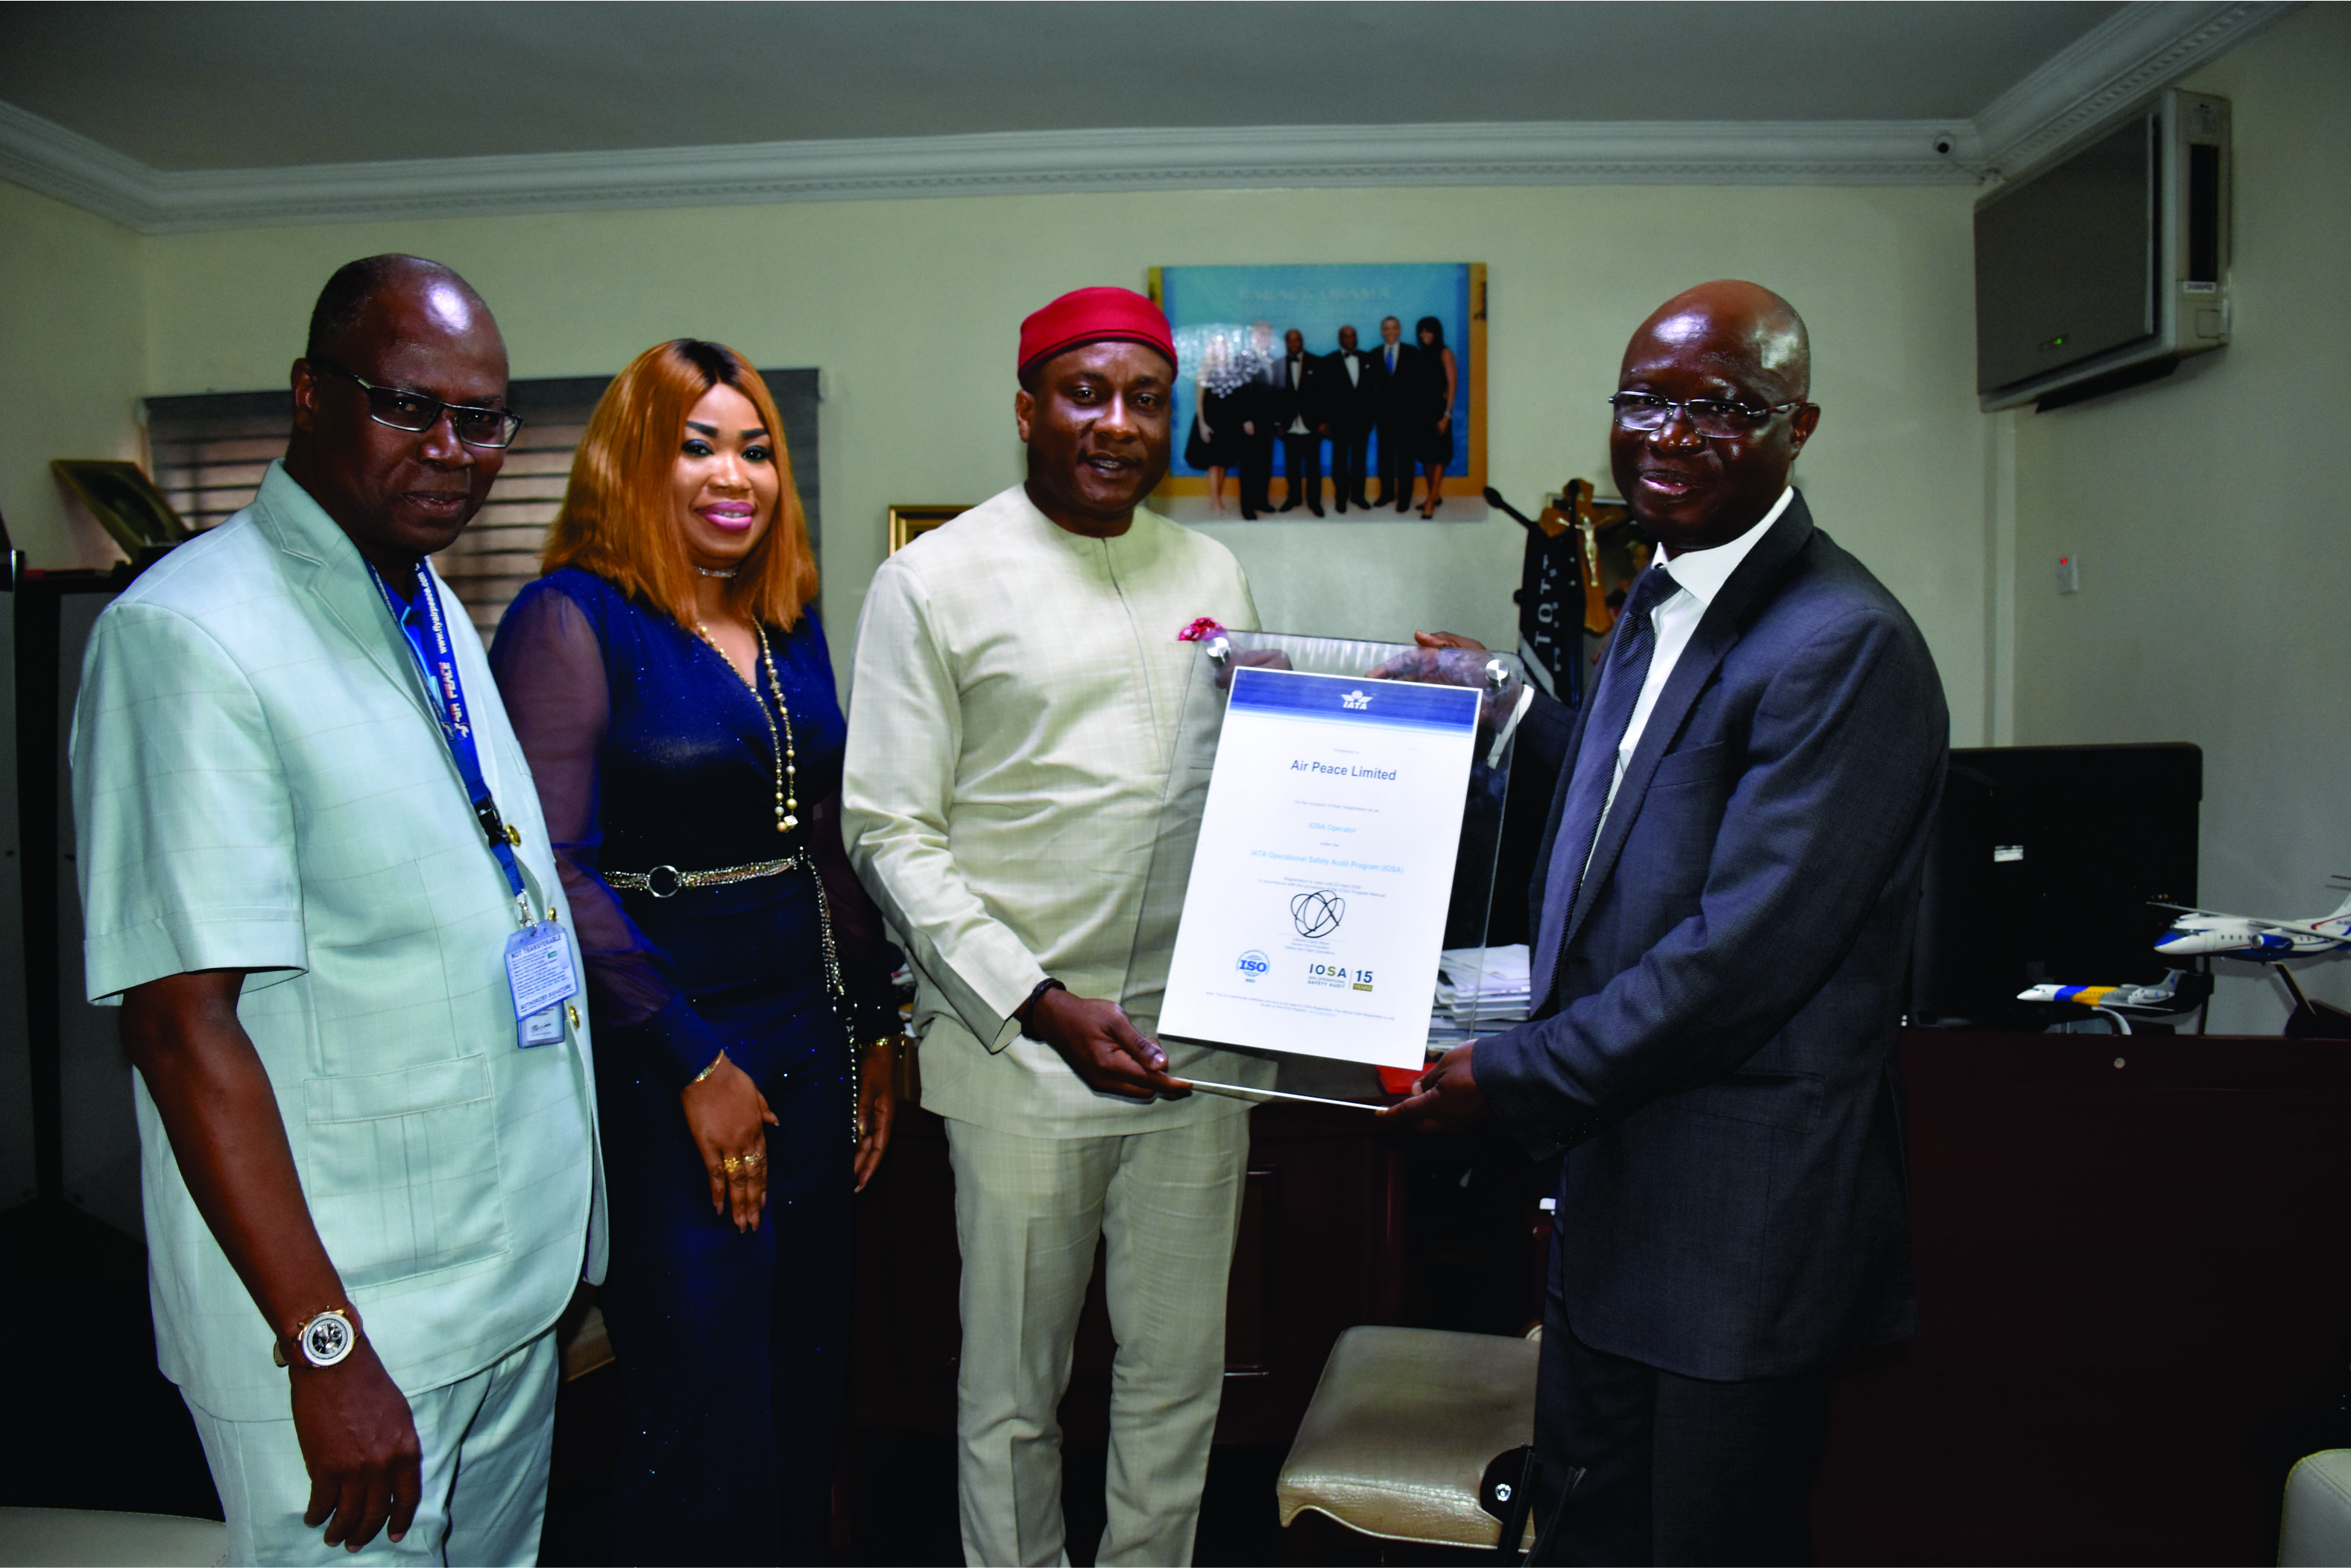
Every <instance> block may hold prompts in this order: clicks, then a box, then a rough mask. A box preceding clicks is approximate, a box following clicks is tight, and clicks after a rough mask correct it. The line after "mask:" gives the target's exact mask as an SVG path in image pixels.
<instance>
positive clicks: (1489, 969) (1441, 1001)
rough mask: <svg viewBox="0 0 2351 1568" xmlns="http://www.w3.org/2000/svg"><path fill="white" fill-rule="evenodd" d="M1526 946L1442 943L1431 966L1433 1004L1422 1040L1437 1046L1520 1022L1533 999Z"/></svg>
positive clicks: (1433, 1046) (1452, 1044)
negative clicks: (1433, 967)
mask: <svg viewBox="0 0 2351 1568" xmlns="http://www.w3.org/2000/svg"><path fill="white" fill-rule="evenodd" d="M1527 970H1528V957H1527V945H1526V944H1525V943H1523V942H1513V943H1511V944H1510V945H1509V946H1503V947H1448V948H1447V949H1446V950H1445V952H1444V954H1443V955H1442V956H1441V957H1440V958H1439V960H1438V962H1437V1008H1436V1010H1435V1011H1434V1012H1433V1013H1431V1014H1430V1016H1429V1019H1428V1044H1429V1049H1430V1050H1431V1051H1437V1050H1440V1049H1444V1048H1447V1047H1450V1046H1454V1045H1458V1044H1459V1043H1460V1042H1461V1041H1463V1040H1475V1039H1477V1038H1478V1037H1479V1035H1482V1034H1492V1033H1493V1032H1494V1031H1495V1030H1499V1029H1502V1028H1504V1027H1506V1026H1508V1025H1510V1024H1514V1023H1519V1022H1522V1021H1523V1020H1524V1019H1525V1018H1526V1016H1527V1009H1528V1007H1529V1006H1530V1005H1531V1003H1532V1000H1533V998H1532V996H1531V991H1530V988H1529V985H1528V973H1527Z"/></svg>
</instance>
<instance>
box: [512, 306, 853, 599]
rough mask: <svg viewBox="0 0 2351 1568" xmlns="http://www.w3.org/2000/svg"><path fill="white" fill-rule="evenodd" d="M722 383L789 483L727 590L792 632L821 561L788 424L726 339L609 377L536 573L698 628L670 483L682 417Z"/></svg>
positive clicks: (685, 346) (673, 349)
mask: <svg viewBox="0 0 2351 1568" xmlns="http://www.w3.org/2000/svg"><path fill="white" fill-rule="evenodd" d="M720 382H725V383H726V385H728V386H730V387H733V388H734V389H735V390H736V391H737V392H741V393H742V394H743V395H744V396H745V397H747V398H748V399H749V400H750V402H751V406H752V407H754V408H756V409H758V411H759V423H761V424H763V425H765V426H766V427H767V431H768V443H767V444H768V448H769V449H770V450H771V451H773V452H774V453H775V455H776V474H777V476H778V479H779V480H780V481H781V483H780V485H779V486H778V488H777V493H776V515H775V517H774V519H773V520H772V521H770V522H769V523H768V531H767V532H766V533H765V534H764V535H762V536H761V537H760V539H759V542H758V544H756V545H754V546H752V547H751V553H750V554H749V555H747V556H746V557H744V559H743V563H742V565H741V567H740V568H738V569H737V572H736V575H735V577H734V578H733V580H730V581H729V582H728V583H727V584H726V603H727V606H728V608H730V609H732V610H736V611H738V612H741V613H743V614H745V615H747V616H749V617H750V618H751V619H753V620H755V621H759V622H766V623H767V624H768V625H771V626H781V627H783V628H785V629H786V630H789V629H790V628H791V627H792V626H794V625H796V624H797V623H798V622H799V618H800V611H801V609H802V607H803V606H805V605H807V604H808V603H810V601H813V600H814V599H815V598H816V556H815V553H814V552H813V551H811V550H810V549H809V539H808V520H807V519H806V518H805V517H802V516H801V514H800V498H799V490H798V489H797V488H796V487H795V486H793V483H792V457H791V454H790V452H789V451H788V450H787V449H786V448H785V445H784V424H783V420H782V419H781V418H780V417H779V416H778V414H777V413H776V400H775V399H774V398H772V397H770V396H769V395H768V383H767V382H763V381H761V380H760V379H759V372H758V371H755V370H753V369H752V368H751V365H750V362H749V361H747V360H745V359H744V358H743V356H742V355H740V354H738V353H737V352H736V351H735V350H732V349H730V348H727V347H726V345H725V344H723V343H705V342H703V341H701V340H698V339H695V338H679V339H676V340H673V341H671V342H667V343H663V344H660V345H658V346H657V347H654V348H651V349H647V350H645V351H644V352H643V353H642V354H639V355H638V356H637V357H636V358H635V359H634V360H633V361H630V364H629V368H628V369H627V370H624V371H622V372H621V373H620V374H619V375H617V376H615V377H613V378H612V384H611V386H609V387H606V388H605V389H604V395H603V396H602V397H601V398H600V399H598V400H597V402H596V412H595V413H592V414H590V415H589V416H588V431H587V434H585V435H583V436H581V437H580V450H579V452H578V453H577V454H576V455H574V456H573V457H572V459H571V479H570V482H569V484H567V485H566V486H564V490H563V509H562V510H561V511H559V512H558V513H557V514H556V516H555V524H554V526H553V527H552V528H549V530H548V534H547V549H546V551H545V553H544V554H542V555H541V556H540V557H539V570H541V571H553V570H556V569H557V568H559V567H566V566H576V567H579V568H580V569H581V570H585V571H592V572H594V573H595V574H596V575H597V576H599V577H601V578H602V579H604V580H606V581H607V582H610V583H611V584H612V585H613V586H614V587H615V588H618V589H619V590H621V591H622V592H623V593H626V594H629V595H631V596H632V597H635V598H641V599H643V600H644V601H647V602H648V603H650V604H653V606H655V607H656V608H658V609H661V610H664V611H666V612H668V613H669V614H670V616H671V617H672V618H673V619H674V620H675V621H676V622H677V623H678V624H679V625H681V626H692V625H693V624H694V622H695V608H694V605H695V580H694V563H693V561H692V560H690V559H687V556H686V552H685V538H684V534H683V533H682V532H680V530H679V528H678V520H677V517H676V514H675V506H676V503H675V502H674V500H673V499H672V496H671V489H670V479H671V475H672V474H673V473H674V471H675V468H676V465H677V455H678V449H679V446H680V444H682V443H683V442H684V438H685V416H686V415H687V414H688V413H692V412H693V411H694V405H695V403H697V402H701V401H702V398H703V394H704V393H705V392H709V390H710V389H711V388H712V387H714V386H716V385H717V384H719V383H720Z"/></svg>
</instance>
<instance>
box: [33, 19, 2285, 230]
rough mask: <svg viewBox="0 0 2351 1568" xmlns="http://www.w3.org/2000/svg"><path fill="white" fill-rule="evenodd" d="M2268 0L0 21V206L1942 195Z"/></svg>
mask: <svg viewBox="0 0 2351 1568" xmlns="http://www.w3.org/2000/svg"><path fill="white" fill-rule="evenodd" d="M2291 8H2292V7H2291V5H2285V4H2278V3H2272V0H2179V3H2170V4H2165V3H2158V0H2135V3H2132V4H2117V3H2115V0H2044V3H2040V4H2017V3H1999V4H1988V3H1980V0H1965V3H1962V0H1941V3H1923V0H1912V3H1886V0H1869V3H1860V0H1837V3H1829V4H1820V3H1812V0H1768V3H1767V0H1750V3H1745V4H1720V3H1713V0H1680V3H1661V0H1641V3H1633V4H1621V3H1611V0H1583V3H1576V4H1560V3H1556V0H1517V3H1508V4H1496V3H1490V0H1455V3H1451V4H1432V3H1428V0H1386V3H1373V4H1366V3H1363V0H1313V3H1297V0H1255V3H1249V4H1234V3H1228V0H1191V3H1184V4H1169V3H1165V0H1092V3H1084V0H1063V3H1049V4H1035V3H1027V0H1021V3H1014V0H1000V3H995V4H979V3H968V4H939V3H935V0H867V3H863V4H837V3H819V0H808V3H799V4H778V3H765V4H750V3H742V4H709V3H705V0H674V3H669V4H643V3H634V0H611V3H604V4H575V3H571V0H538V3H523V4H516V3H510V0H474V3H468V4H448V3H443V0H413V3H401V4H381V3H377V0H346V3H343V4H335V5H322V4H316V3H309V4H303V3H295V4H267V5H256V4H246V3H241V0H240V3H227V0H220V3H211V4H146V3H138V0H126V3H120V4H90V3H81V0H74V3H50V4H25V3H17V4H0V178H5V179H10V180H15V181H16V182H18V183H23V184H26V185H29V186H31V187H33V188H34V189H37V190H41V191H45V192H47V193H49V194H52V195H57V196H59V197H62V198H63V199H65V200H68V201H71V202H75V203H77V204H80V205H83V206H85V207H88V208H89V209H90V210H92V211H94V212H99V213H102V214H106V215H108V216H110V217H113V218H115V219H117V220H118V221H120V222H122V223H125V224H129V225H131V226H134V227H137V228H141V229H143V230H147V231H150V232H161V231H167V230H172V229H179V228H191V227H218V226H231V225H246V224H256V223H291V222H320V221H338V220H348V219H355V218H365V217H385V216H395V215H402V214H429V213H450V212H472V213H494V212H525V211H546V210H553V209H560V208H577V207H586V206H619V205H635V206H642V205H664V204H705V203H714V202H736V201H788V200H840V199H851V198H856V197H861V196H893V195H910V194H915V195H919V194H974V193H991V192H995V193H1001V192H1011V191H1053V190H1106V189H1144V188H1170V187H1181V186H1186V185H1189V186H1193V187H1214V186H1246V185H1311V184H1341V185H1346V184H1353V185H1374V184H1386V185H1409V184H1430V183H1574V182H1589V181H1639V182H1644V183H1663V182H1683V183H1724V182H1739V181H1777V182H1783V183H1791V182H1792V183H1829V182H1844V183H1915V182H1922V181H1940V182H1961V183H1964V182H1972V181H1976V180H1980V179H1981V178H1984V177H1985V176H1986V175H1987V174H1988V173H1990V172H1994V171H1997V170H2001V169H2013V168H2015V167H2020V166H2022V163H2023V162H2029V161H2031V160H2032V159H2034V158H2037V157H2040V156H2043V155H2045V154H2046V153H2047V152H2048V151H2049V150H2050V149H2051V148H2053V147H2054V146H2056V145H2058V144H2059V143H2061V142H2063V141H2065V140H2067V139H2068V138H2070V137H2071V136H2074V135H2076V134H2078V133H2080V132H2081V131H2084V130H2086V129H2088V128H2090V127H2091V126H2092V125H2094V124H2095V123H2096V122H2098V121H2099V120H2103V119H2104V118H2106V117H2108V116H2110V115H2111V114H2113V113H2114V112H2116V111H2118V110H2121V109H2124V108H2126V107H2127V106H2128V103H2129V101H2130V100H2132V99H2137V98H2143V97H2144V96H2145V95H2146V94H2147V93H2148V92H2150V91H2153V90H2154V89H2157V88H2159V87H2161V86H2163V85H2165V84H2166V83H2168V81H2170V80H2173V79H2176V78H2178V77H2179V75H2180V74H2182V73H2183V72H2184V71H2186V70H2187V69H2189V68H2191V67H2192V66H2193V65H2194V64H2195V63H2196V62H2197V61H2198V60H2199V58H2204V57H2210V55H2211V54H2213V53H2217V52H2219V51H2220V50H2221V49H2225V48H2227V47H2231V46H2232V45H2233V44H2235V43H2236V42H2238V41H2240V40H2241V38H2242V37H2246V36H2249V35H2250V34H2251V33H2252V31H2254V30H2255V29H2257V28H2258V27H2260V26H2263V25H2265V24H2266V23H2267V22H2268V21H2270V20H2272V19H2273V18H2274V16H2277V15H2279V14H2282V13H2283V11H2285V10H2288V9H2291Z"/></svg>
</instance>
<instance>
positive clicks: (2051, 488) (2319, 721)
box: [2005, 5, 2351, 1031]
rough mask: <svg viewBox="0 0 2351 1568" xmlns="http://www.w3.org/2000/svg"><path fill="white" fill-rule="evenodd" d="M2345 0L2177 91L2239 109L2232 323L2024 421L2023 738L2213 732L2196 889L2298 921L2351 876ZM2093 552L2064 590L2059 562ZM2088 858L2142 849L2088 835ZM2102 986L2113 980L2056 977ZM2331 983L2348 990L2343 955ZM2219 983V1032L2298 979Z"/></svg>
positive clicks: (2267, 1011)
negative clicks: (2195, 348) (2343, 633)
mask: <svg viewBox="0 0 2351 1568" xmlns="http://www.w3.org/2000/svg"><path fill="white" fill-rule="evenodd" d="M2346 83H2351V6H2342V5H2314V6H2311V7H2309V8H2307V9H2305V10H2304V11H2302V12H2299V13H2297V14H2296V15H2294V16H2291V17H2289V18H2287V20H2286V21H2285V22H2283V23H2282V24H2281V25H2279V26H2277V27H2275V28H2274V29H2273V30H2272V31H2270V32H2269V33H2267V34H2265V35H2263V36H2262V37H2259V38H2256V39H2255V40H2254V41H2252V43H2250V44H2247V45H2246V46H2245V47H2242V48H2241V49H2239V50H2237V51H2236V52H2235V53H2233V54H2231V55H2230V56H2228V57H2226V58H2223V59H2221V60H2220V61H2217V62H2216V63H2214V64H2213V65H2211V66H2210V67H2209V68H2206V69H2204V70H2203V71H2201V72H2199V73H2198V74H2197V75H2196V76H2195V77H2193V78H2190V80H2189V82H2187V83H2186V84H2185V85H2187V86H2190V87H2193V88H2196V89H2199V90H2200V91H2205V92H2215V93H2220V94H2222V95H2224V96H2226V97H2227V98H2228V99H2230V100H2231V106H2232V108H2233V110H2234V116H2235V131H2236V163H2235V171H2236V246H2235V256H2234V260H2233V263H2232V266H2231V273H2230V279H2231V290H2232V293H2233V298H2234V303H2235V317H2234V321H2233V340H2232V341H2231V343H2230V345H2229V346H2228V347H2227V348H2225V349H2222V350H2219V351H2218V352H2216V353H2212V354H2208V355H2205V356H2203V357H2202V358H2201V359H2199V360H2195V361H2189V363H2188V364H2187V365H2186V366H2185V367H2184V368H2183V369H2182V370H2181V371H2179V374H2178V375H2176V376H2175V377H2173V378H2172V379H2171V380H2170V381H2169V382H2158V383H2156V384H2154V385H2152V386H2148V387H2144V388H2140V389H2137V390H2136V391H2133V392H2124V393H2120V394H2117V395H2116V396H2114V397H2110V398H2106V399H2103V400H2100V401H2098V402H2094V403H2086V404H2083V405H2081V406H2078V407H2075V408H2071V409H2064V410H2060V411H2057V412H2054V413H2040V414H2035V413H2017V414H2014V415H2009V416H2005V417H2007V418H2009V419H2011V421H2012V422H2013V425H2014V437H2013V439H2014V451H2015V473H2014V484H2015V489H2014V518H2015V538H2016V555H2017V561H2018V567H2017V572H2016V583H2015V602H2014V616H2015V638H2016V663H2015V670H2016V689H2015V698H2014V700H2015V738H2016V739H2017V740H2018V741H2020V742H2025V743H2036V742H2060V741H2143V740H2192V741H2194V742H2196V743H2197V744H2198V745H2199V746H2201V747H2203V748H2204V813H2203V827H2204V831H2203V864H2202V870H2201V886H2200V889H2199V894H2200V897H2201V898H2202V900H2203V902H2205V903H2207V904H2211V905H2213V906H2214V907H2217V908H2221V909H2229V910H2237V911H2241V912H2243V913H2246V914H2258V915H2277V916H2283V917H2289V918H2301V917H2305V916H2307V915H2311V914H2313V913H2316V912H2323V911H2325V910H2328V909H2332V908H2333V907H2334V906H2335V904H2336V903H2337V902H2338V901H2339V900H2340V898H2341V897H2342V894H2340V893H2338V892H2335V891H2334V890H2331V889H2330V888H2329V887H2328V886H2327V883H2326V878H2327V876H2328V875H2329V874H2330V873H2339V872H2351V842H2346V832H2345V823H2346V817H2351V812H2346V808H2345V805H2344V801H2345V789H2346V783H2345V781H2346V779H2351V697H2346V693H2351V671H2347V670H2346V664H2345V661H2344V660H2343V658H2342V657H2341V656H2340V655H2339V654H2338V653H2337V652H2336V651H2335V649H2336V645H2335V641H2334V634H2335V632H2337V631H2339V630H2340V629H2341V628H2342V626H2343V624H2344V618H2345V613H2346V598H2351V471H2346V468H2345V466H2344V465H2343V463H2342V461H2341V459H2340V457H2339V455H2338V454H2339V453H2340V452H2341V450H2342V449H2343V448H2344V446H2345V444H2346V436H2345V434H2342V432H2341V428H2340V427H2342V426H2343V424H2344V419H2343V416H2342V415H2341V414H2340V413H2338V412H2337V411H2336V410H2335V407H2334V404H2335V399H2334V397H2333V395H2332V392H2331V388H2332V385H2333V382H2334V380H2335V377H2336V376H2337V375H2339V374H2340V373H2342V370H2343V367H2344V366H2346V364H2351V312H2346V308H2345V304H2344V290H2345V272H2346V258H2351V178H2346V174H2345V172H2344V171H2345V170H2346V168H2351V122H2346V119H2345V117H2344V114H2343V112H2342V111H2343V109H2344V106H2345V103H2346V91H2345V84H2346ZM2069 551H2071V552H2076V553H2078V554H2079V556H2080V558H2081V568H2082V589H2081V591H2080V592H2079V593H2077V594H2073V595H2068V596H2064V597H2060V596H2059V594H2058V593H2057V591H2056V587H2055V576H2054V572H2055V563H2056V559H2057V558H2058V557H2059V556H2060V555H2062V554H2064V553H2067V552H2069ZM2081 851H2082V852H2083V853H2085V854H2128V853H2129V852H2130V846H2129V845H2128V844H2085V845H2083V846H2081ZM2067 978H2078V979H2081V980H2085V981H2089V980H2097V979H2101V978H2104V977H2100V976H2095V975H2084V976H2079V977H2067ZM2301 978H2302V979H2303V981H2304V985H2305V987H2306V988H2309V989H2311V990H2312V991H2313V992H2314V994H2322V995H2326V996H2328V997H2329V998H2331V999H2332V1000H2335V1002H2337V1003H2341V1004H2346V1005H2351V968H2346V966H2344V965H2342V964H2340V963H2325V964H2320V965H2317V966H2314V967H2313V968H2312V969H2310V970H2309V971H2307V972H2305V973H2304V974H2303V975H2301ZM2282 996H2283V991H2282V990H2280V989H2279V988H2277V986H2276V984H2275V982H2274V981H2273V980H2270V979H2268V978H2266V977H2261V976H2258V975H2254V974H2241V975H2240V976H2239V977H2236V978H2232V979H2225V980H2224V981H2223V983H2222V986H2221V988H2220V1000H2219V1001H2218V1002H2217V1003H2216V1005H2215V1009H2214V1014H2213V1024H2214V1027H2215V1028H2216V1029H2219V1028H2237V1029H2243V1030H2267V1031H2274V1030H2276V1028H2277V1027H2278V1020H2279V1018H2280V1016H2281V1011H2280V1009H2281V1006H2282V1004H2281V1002H2280V1001H2279V998H2281V997H2282Z"/></svg>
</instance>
